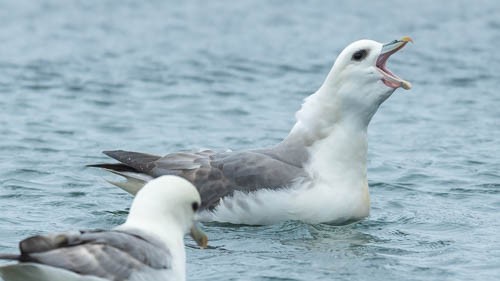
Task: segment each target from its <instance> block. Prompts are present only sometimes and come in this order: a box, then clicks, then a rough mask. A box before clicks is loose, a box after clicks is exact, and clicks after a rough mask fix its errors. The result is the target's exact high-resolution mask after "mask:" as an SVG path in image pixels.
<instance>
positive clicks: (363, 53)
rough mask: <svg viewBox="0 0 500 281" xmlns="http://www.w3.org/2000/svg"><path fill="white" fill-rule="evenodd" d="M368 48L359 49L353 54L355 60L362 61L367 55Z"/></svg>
mask: <svg viewBox="0 0 500 281" xmlns="http://www.w3.org/2000/svg"><path fill="white" fill-rule="evenodd" d="M366 54H367V52H366V50H359V51H357V52H356V53H354V54H353V55H352V59H353V60H355V61H360V60H362V59H364V58H365V57H366Z"/></svg>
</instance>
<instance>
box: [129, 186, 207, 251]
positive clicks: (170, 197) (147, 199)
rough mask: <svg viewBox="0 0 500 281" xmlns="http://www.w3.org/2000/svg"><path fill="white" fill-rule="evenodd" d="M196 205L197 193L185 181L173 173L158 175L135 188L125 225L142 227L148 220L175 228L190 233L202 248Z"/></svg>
mask: <svg viewBox="0 0 500 281" xmlns="http://www.w3.org/2000/svg"><path fill="white" fill-rule="evenodd" d="M200 206H201V198H200V194H199V193H198V190H197V189H196V188H195V187H194V186H193V185H192V184H191V183H190V182H189V181H187V180H185V179H183V178H180V177H177V176H161V177H158V178H155V179H153V180H151V181H149V182H148V183H147V184H146V185H145V186H144V187H143V188H142V189H141V190H139V192H138V193H137V195H136V196H135V198H134V202H133V203H132V206H131V208H130V213H129V216H128V218H127V222H126V224H128V225H130V226H136V225H137V226H139V227H141V226H142V227H144V225H145V224H146V225H147V224H148V223H149V222H151V224H156V225H158V226H160V227H161V228H165V229H172V228H178V229H180V230H181V231H182V233H188V232H190V234H191V236H192V237H193V239H194V240H195V241H196V242H197V243H198V245H199V246H200V247H202V248H205V247H206V246H207V241H208V239H207V237H206V235H205V234H204V233H203V231H201V230H200V229H199V228H198V225H197V224H196V222H195V218H196V214H197V211H198V208H199V207H200ZM150 226H151V225H150ZM146 227H147V226H146ZM146 227H145V228H146Z"/></svg>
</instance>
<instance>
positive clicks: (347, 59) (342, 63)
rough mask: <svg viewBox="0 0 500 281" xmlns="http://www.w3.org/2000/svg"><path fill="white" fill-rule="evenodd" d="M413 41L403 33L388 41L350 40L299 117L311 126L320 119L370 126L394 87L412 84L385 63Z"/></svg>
mask: <svg viewBox="0 0 500 281" xmlns="http://www.w3.org/2000/svg"><path fill="white" fill-rule="evenodd" d="M410 41H411V39H410V38H409V37H403V38H401V39H400V40H394V41H392V42H390V43H387V44H382V43H379V42H376V41H373V40H359V41H356V42H354V43H351V44H350V45H349V46H347V47H346V48H345V49H344V50H343V51H342V52H341V53H340V55H339V56H338V57H337V59H336V61H335V64H334V65H333V67H332V70H331V71H330V73H329V74H328V77H327V78H326V80H325V82H324V83H323V85H322V86H321V88H320V89H319V90H318V91H317V92H316V93H315V94H314V95H312V96H310V97H309V98H307V99H306V102H305V104H304V105H303V107H302V109H301V110H300V111H299V112H298V114H297V118H298V121H299V122H300V121H302V122H304V123H306V124H307V123H308V124H310V125H309V126H311V124H314V123H318V119H320V120H322V122H323V123H325V124H333V123H335V122H340V121H343V120H351V121H352V120H354V121H355V123H359V124H360V125H364V126H367V125H368V123H369V122H370V120H371V118H372V116H373V114H375V112H376V111H377V109H378V107H379V106H380V104H382V102H384V101H385V100H386V99H387V98H388V97H389V96H390V95H391V94H392V93H393V92H394V90H395V89H397V88H399V87H402V88H404V89H410V88H411V84H410V83H409V82H407V81H405V80H403V79H401V78H399V77H397V76H396V75H394V74H393V73H392V72H390V71H389V70H388V69H387V67H386V62H387V59H388V58H389V56H391V55H392V54H394V53H395V52H397V51H398V50H400V49H401V48H402V47H403V46H404V45H406V43H408V42H410ZM320 123H321V122H320ZM322 127H324V126H322ZM322 129H324V128H322Z"/></svg>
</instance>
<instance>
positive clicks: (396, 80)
mask: <svg viewBox="0 0 500 281" xmlns="http://www.w3.org/2000/svg"><path fill="white" fill-rule="evenodd" d="M408 42H412V43H413V40H412V39H411V38H410V37H408V36H405V37H403V38H401V39H399V40H394V41H391V42H389V43H386V44H384V45H383V46H382V50H381V51H380V56H379V57H378V59H377V63H376V65H377V67H378V69H379V71H380V72H381V73H382V74H383V75H384V79H383V81H384V83H385V84H386V85H387V86H389V87H391V88H399V87H402V88H403V89H405V90H409V89H411V83H410V82H408V81H406V80H403V79H401V78H400V77H398V76H397V75H395V74H394V73H392V72H391V71H390V70H389V69H387V67H386V62H387V60H388V59H389V57H390V56H391V55H392V54H394V53H396V52H397V51H399V50H400V49H401V48H403V47H404V46H405V45H406V44H407V43H408Z"/></svg>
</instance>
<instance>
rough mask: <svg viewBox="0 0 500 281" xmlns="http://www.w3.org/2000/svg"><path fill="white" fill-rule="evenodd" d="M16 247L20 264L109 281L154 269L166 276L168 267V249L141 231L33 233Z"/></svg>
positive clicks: (129, 278) (125, 278)
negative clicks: (57, 269)
mask: <svg viewBox="0 0 500 281" xmlns="http://www.w3.org/2000/svg"><path fill="white" fill-rule="evenodd" d="M19 247H20V250H21V255H19V256H18V257H17V258H16V259H17V260H18V261H19V262H20V264H19V265H20V266H22V265H23V264H24V263H30V264H41V265H47V266H51V267H56V268H60V269H65V270H68V271H71V272H75V273H78V274H81V275H89V276H96V277H101V278H105V279H108V280H131V281H133V280H143V279H142V275H147V276H151V274H152V273H153V275H154V272H155V271H161V272H162V276H166V275H165V272H164V271H166V270H169V269H170V268H171V258H172V257H171V254H170V252H169V250H168V249H167V248H166V247H165V246H164V245H163V243H161V242H160V241H158V240H157V239H155V238H153V237H150V236H148V235H146V234H144V233H143V232H142V231H140V230H127V231H118V230H112V231H101V230H94V231H77V232H70V233H62V234H52V235H46V236H33V237H30V238H27V239H25V240H23V241H21V242H20V245H19ZM0 257H1V256H0ZM9 258H10V259H13V258H14V257H13V256H12V255H11V256H10V257H9ZM14 266H16V265H13V267H14Z"/></svg>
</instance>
